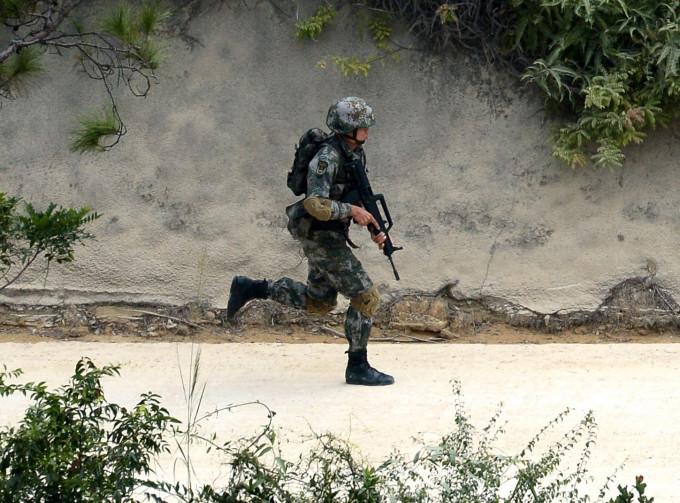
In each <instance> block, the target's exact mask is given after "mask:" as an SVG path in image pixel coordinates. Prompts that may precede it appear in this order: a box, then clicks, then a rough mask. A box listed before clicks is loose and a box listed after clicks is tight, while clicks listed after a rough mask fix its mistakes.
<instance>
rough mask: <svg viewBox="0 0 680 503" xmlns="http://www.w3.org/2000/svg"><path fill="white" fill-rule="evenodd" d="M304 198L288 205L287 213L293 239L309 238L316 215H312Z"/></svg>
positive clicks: (289, 229) (289, 230)
mask: <svg viewBox="0 0 680 503" xmlns="http://www.w3.org/2000/svg"><path fill="white" fill-rule="evenodd" d="M304 201H305V200H304V199H300V200H299V201H298V202H296V203H294V204H291V205H290V206H286V215H288V232H290V235H291V236H293V239H297V240H298V241H302V240H304V239H307V236H308V235H309V230H310V228H311V227H312V222H313V221H314V217H312V216H311V215H310V214H309V213H307V210H306V209H305V206H304V204H303V203H304Z"/></svg>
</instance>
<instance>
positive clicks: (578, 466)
mask: <svg viewBox="0 0 680 503" xmlns="http://www.w3.org/2000/svg"><path fill="white" fill-rule="evenodd" d="M197 361H198V357H197ZM117 373H118V367H114V366H107V367H103V368H97V367H96V366H95V365H94V364H93V363H92V362H91V361H90V360H88V359H82V360H81V361H80V362H78V364H77V365H76V371H75V375H74V376H73V378H72V379H71V383H70V384H69V385H68V386H65V387H63V388H60V389H58V390H57V391H54V392H50V391H48V390H47V388H46V385H45V384H44V383H38V384H35V383H28V384H21V385H16V384H9V383H8V382H7V381H8V379H11V378H15V377H17V376H19V375H20V374H21V371H19V370H16V371H12V372H7V371H5V372H1V373H0V396H8V395H13V394H17V393H19V394H24V395H28V396H30V398H31V399H32V400H33V402H34V403H33V404H32V405H31V406H30V407H29V408H28V410H27V411H26V415H25V417H24V419H23V420H22V421H21V422H20V423H19V425H18V426H16V427H4V428H1V429H0V502H15V501H31V502H45V503H46V502H62V501H63V502H69V503H80V502H109V501H110V502H133V501H139V499H137V498H144V499H146V500H152V501H155V502H156V503H170V502H175V501H183V502H185V503H227V502H229V503H251V502H252V503H265V502H270V503H273V502H276V503H334V502H346V503H383V502H390V503H430V502H431V503H435V502H436V503H441V502H461V501H465V502H469V503H475V502H476V503H491V502H496V503H520V502H522V503H524V502H527V503H529V502H532V503H538V502H543V503H557V502H565V503H566V502H568V503H589V502H591V501H595V500H594V499H592V498H591V496H589V495H588V494H586V493H585V491H586V489H587V485H588V484H587V482H588V481H589V480H590V478H589V477H588V472H587V466H586V465H587V461H588V459H589V457H590V452H591V449H592V447H593V445H594V438H595V433H596V425H595V421H594V419H593V416H592V413H588V414H586V416H585V417H584V418H583V419H581V420H580V421H579V422H578V423H577V424H576V425H575V426H573V427H571V428H568V430H567V431H566V433H564V434H563V435H562V437H561V439H560V440H558V441H557V442H553V443H550V442H547V438H546V437H547V436H548V433H549V432H553V433H554V432H555V431H554V430H556V429H557V427H558V426H559V425H561V424H563V423H564V422H565V421H566V419H567V418H568V417H569V411H565V412H563V413H562V414H560V415H558V416H557V417H556V418H555V419H554V420H553V421H551V422H550V423H549V424H548V425H547V426H546V427H545V428H544V429H542V430H541V431H540V432H539V433H538V434H537V435H536V436H535V437H534V438H533V439H532V440H531V441H530V442H529V444H528V445H527V446H526V447H525V448H524V449H523V450H521V451H520V452H519V453H518V454H515V455H502V454H499V452H498V450H497V449H496V448H495V447H494V444H495V442H496V441H497V439H498V438H499V436H500V435H501V434H502V433H503V431H504V430H503V426H502V425H501V423H500V411H499V412H498V413H496V414H495V415H494V416H493V418H492V419H491V421H490V422H489V424H488V425H487V426H486V427H485V428H483V429H482V430H481V431H480V430H478V429H477V428H475V427H474V426H473V425H472V424H471V422H470V420H469V417H468V416H467V414H466V412H465V408H464V404H463V400H462V395H461V392H460V384H459V383H455V384H454V396H455V404H456V405H455V406H456V414H455V429H454V431H453V432H452V433H450V434H448V435H445V436H444V437H442V438H441V439H440V441H439V442H438V443H436V444H435V445H423V446H422V448H421V449H420V450H419V451H418V453H417V454H416V456H415V457H413V458H407V457H405V456H404V455H403V454H402V453H400V452H398V451H396V452H394V453H393V454H392V455H391V456H389V457H388V459H386V460H385V461H384V462H382V463H381V464H379V465H377V466H376V465H373V464H372V463H370V462H369V461H367V460H365V459H364V458H363V457H362V456H361V455H360V453H359V452H358V450H357V448H356V447H355V446H353V445H351V444H349V443H348V442H346V441H344V440H340V439H338V438H337V437H335V436H334V435H332V434H321V435H314V437H313V439H312V440H313V445H312V446H311V448H310V449H309V450H308V452H306V453H305V454H303V455H301V456H300V458H299V459H298V460H297V461H296V462H291V461H287V460H285V459H283V457H282V456H281V453H280V449H279V446H278V443H277V437H276V435H275V433H274V431H273V429H272V421H271V420H272V418H273V416H274V412H273V411H271V410H269V409H268V408H267V407H266V406H264V405H263V404H261V403H259V402H254V403H255V404H257V405H259V406H263V407H264V408H265V409H266V412H267V417H268V419H269V421H268V424H267V425H266V426H265V427H264V428H263V429H262V431H260V432H258V433H257V434H255V435H254V436H252V437H246V438H240V439H235V440H229V441H227V442H224V443H220V442H219V441H218V440H217V439H216V438H215V436H214V435H203V434H202V433H201V432H200V428H199V426H200V423H201V422H202V421H203V420H205V419H206V418H208V417H211V416H213V415H215V414H218V413H219V412H220V411H222V410H232V409H234V408H235V407H239V406H241V405H244V404H241V405H236V406H227V407H224V408H222V409H219V410H216V411H214V412H209V413H207V414H203V413H200V410H199V409H200V403H201V400H202V397H203V391H204V387H201V386H198V384H197V379H196V378H197V373H198V363H196V364H195V365H194V367H193V368H192V373H191V375H190V377H189V380H188V381H186V382H185V381H184V378H183V382H184V383H185V393H186V398H187V400H188V403H187V411H188V418H187V423H186V424H183V425H182V424H179V423H178V421H177V420H176V419H174V418H172V417H171V416H170V415H169V414H168V412H167V410H165V409H164V408H162V407H161V406H160V404H159V397H158V396H156V395H154V394H151V393H147V394H144V395H142V399H141V401H140V402H139V403H138V404H137V405H136V406H135V407H134V408H133V409H132V410H127V409H126V408H124V407H121V406H118V405H115V404H111V403H108V402H107V401H106V399H105V398H104V393H103V390H102V386H101V382H100V381H101V378H102V377H106V376H111V375H114V374H117ZM246 405H248V404H246ZM167 435H174V436H175V439H176V441H177V442H178V444H177V445H178V446H180V445H181V446H183V447H182V448H181V449H180V456H182V458H183V461H184V462H185V464H186V466H187V469H188V470H187V474H188V475H189V476H190V477H191V476H192V474H195V472H194V471H193V468H192V466H191V459H190V455H189V446H190V445H194V444H200V443H202V444H203V445H204V446H205V447H206V449H207V450H208V451H211V452H213V453H217V455H218V457H219V460H220V463H222V464H223V465H224V466H226V467H228V470H227V474H226V476H225V477H224V480H222V479H219V480H216V481H214V482H213V483H211V484H204V485H200V484H194V483H193V482H192V481H191V480H188V481H187V482H186V483H179V482H177V483H170V482H166V481H162V480H157V479H154V477H153V473H152V469H151V466H152V463H153V461H154V457H155V456H157V455H159V454H161V453H166V452H168V451H169V443H168V441H167V438H168V437H167ZM612 478H613V477H611V478H610V479H608V480H607V482H606V483H605V486H604V488H602V489H601V490H600V491H599V493H598V498H597V501H603V498H604V495H605V491H606V490H607V489H608V488H609V484H610V483H611V480H612ZM645 487H646V485H645V484H644V483H643V482H642V477H637V478H636V484H635V486H634V489H633V491H635V492H637V494H638V499H637V501H638V502H640V503H651V502H652V501H653V498H651V499H650V498H647V496H645V495H644V492H645ZM618 490H619V496H618V497H617V498H616V499H615V500H614V499H611V500H609V503H632V502H633V501H634V498H635V494H634V492H633V491H630V490H629V489H628V488H627V487H622V486H619V487H618Z"/></svg>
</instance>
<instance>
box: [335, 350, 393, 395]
mask: <svg viewBox="0 0 680 503" xmlns="http://www.w3.org/2000/svg"><path fill="white" fill-rule="evenodd" d="M347 356H348V357H349V358H348V361H347V370H345V382H347V384H361V385H363V386H386V385H388V384H394V377H392V376H391V375H387V374H383V373H382V372H380V371H379V370H376V369H374V368H373V367H371V366H370V365H369V363H368V358H367V354H366V350H365V349H360V350H359V351H347Z"/></svg>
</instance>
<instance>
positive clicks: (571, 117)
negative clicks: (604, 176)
mask: <svg viewBox="0 0 680 503" xmlns="http://www.w3.org/2000/svg"><path fill="white" fill-rule="evenodd" d="M328 8H330V7H328ZM353 8H354V9H355V12H358V13H359V15H358V16H357V18H359V19H361V18H362V15H363V13H366V12H368V13H370V14H371V17H373V18H378V19H380V24H378V23H376V22H373V21H370V22H369V23H368V24H366V23H363V24H362V23H361V22H360V23H359V32H361V27H362V26H368V27H369V29H370V30H371V33H372V37H373V41H374V43H375V45H376V47H378V49H379V50H380V51H382V53H381V54H380V55H379V56H377V57H375V58H367V59H366V60H361V59H359V58H357V57H356V55H349V56H347V55H345V56H342V57H341V56H335V57H333V58H332V60H333V61H334V62H335V64H336V65H337V66H338V67H339V68H340V70H341V71H342V72H343V73H344V74H345V75H353V74H358V73H361V74H364V75H367V74H368V71H369V69H370V65H371V63H372V62H373V61H375V60H380V59H381V58H384V57H385V55H386V54H388V53H389V51H390V49H389V47H390V45H389V43H388V41H389V40H390V36H391V31H390V30H391V25H390V20H391V19H398V20H400V21H402V22H404V23H405V24H406V25H407V26H408V27H409V29H410V31H411V33H412V34H413V35H415V36H416V37H417V38H418V39H419V40H421V41H424V42H425V43H426V44H427V45H428V46H430V47H431V48H433V49H436V50H440V49H446V48H447V47H456V48H460V47H464V48H465V49H467V50H473V51H477V52H478V53H479V54H481V55H482V56H483V58H482V59H481V61H493V62H495V63H500V64H502V65H503V66H504V67H505V68H508V69H510V70H511V71H512V72H513V73H515V74H517V75H518V76H519V77H520V78H521V79H522V80H523V81H524V82H526V83H528V84H530V85H531V86H534V87H535V88H536V89H537V90H539V92H540V93H542V95H543V96H544V98H545V102H546V110H548V111H549V113H551V116H552V117H554V118H556V119H557V121H558V123H560V124H561V125H560V126H559V127H558V128H557V131H556V132H555V135H554V141H555V143H554V152H553V153H554V156H555V157H556V158H558V159H561V160H562V161H564V162H565V163H567V164H568V165H570V166H572V167H574V168H575V167H579V166H583V165H585V164H587V163H588V162H593V163H594V164H595V165H597V166H606V167H609V168H615V167H620V166H622V164H623V162H624V159H625V155H624V153H623V151H622V149H623V148H624V147H626V146H627V145H630V144H631V143H632V144H637V143H640V142H642V141H643V140H644V138H645V137H646V135H647V134H648V133H649V131H650V130H652V129H654V128H656V127H657V126H662V127H665V126H667V125H668V124H669V122H670V120H672V119H673V118H675V117H676V116H677V115H678V111H679V110H680V106H679V105H680V101H679V96H680V0H668V1H665V2H659V1H658V0H635V1H633V0H472V1H470V0H450V1H446V2H443V1H442V0H365V1H363V2H359V3H358V4H353ZM386 20H387V22H386ZM319 33H320V32H319ZM319 33H316V34H315V36H318V35H319ZM392 54H396V51H393V53H392ZM320 66H325V62H322V63H321V64H320Z"/></svg>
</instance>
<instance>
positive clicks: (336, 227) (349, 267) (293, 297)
mask: <svg viewBox="0 0 680 503" xmlns="http://www.w3.org/2000/svg"><path fill="white" fill-rule="evenodd" d="M347 162H362V163H363V162H365V156H364V151H363V148H362V147H358V148H357V149H356V150H351V149H350V148H349V147H348V146H347V144H346V143H345V142H344V140H342V139H341V138H338V137H337V136H333V137H332V138H331V139H330V140H329V141H328V142H326V143H325V144H324V145H323V146H322V147H321V149H320V150H319V152H318V153H317V155H316V156H315V157H314V159H313V160H312V162H311V163H310V167H309V174H308V176H307V197H313V196H319V197H325V198H329V199H330V200H331V201H332V203H331V218H330V220H329V221H328V222H319V221H316V220H315V219H314V218H313V217H311V216H310V215H308V214H306V211H304V208H301V207H300V205H299V203H298V207H297V208H295V205H294V207H293V208H292V209H291V210H289V211H288V215H289V219H290V222H289V230H290V231H291V234H292V235H293V236H294V237H296V238H297V239H299V240H300V242H301V244H302V249H303V251H304V253H305V256H306V257H307V260H308V263H309V272H308V275H307V284H306V285H305V284H303V283H300V282H298V281H294V280H292V279H289V278H282V279H280V280H278V281H270V282H269V283H268V287H267V297H268V298H270V299H272V300H275V301H277V302H280V303H282V304H286V305H289V306H294V307H297V308H298V309H304V310H308V311H311V312H327V311H329V310H330V309H332V308H333V307H334V306H335V305H336V304H337V297H338V293H340V294H342V295H344V296H345V297H347V298H349V299H352V298H355V297H357V296H360V295H362V294H365V293H366V292H368V291H369V290H370V289H371V287H372V286H373V282H372V281H371V279H370V278H369V277H368V274H366V272H365V271H364V268H363V267H362V265H361V262H359V260H357V258H356V257H355V256H354V254H353V253H352V250H351V249H350V247H349V246H348V244H347V240H346V230H347V228H348V227H349V224H350V216H349V215H350V211H351V205H350V204H349V203H344V202H342V201H341V199H342V197H343V196H344V195H345V194H346V193H347V192H348V191H349V190H351V188H352V185H351V179H350V178H349V176H348V173H347V171H346V170H345V169H344V166H345V164H346V163H347ZM310 300H311V303H312V304H314V305H308V304H309V303H310ZM372 325H373V320H372V318H371V317H368V316H367V315H366V314H365V313H362V312H360V311H359V310H357V309H356V308H354V307H352V306H350V307H349V308H348V310H347V318H346V321H345V336H346V337H347V340H348V342H349V349H350V351H355V350H358V349H364V348H366V345H367V343H368V336H369V334H370V331H371V326H372Z"/></svg>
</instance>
